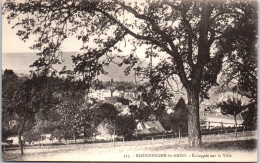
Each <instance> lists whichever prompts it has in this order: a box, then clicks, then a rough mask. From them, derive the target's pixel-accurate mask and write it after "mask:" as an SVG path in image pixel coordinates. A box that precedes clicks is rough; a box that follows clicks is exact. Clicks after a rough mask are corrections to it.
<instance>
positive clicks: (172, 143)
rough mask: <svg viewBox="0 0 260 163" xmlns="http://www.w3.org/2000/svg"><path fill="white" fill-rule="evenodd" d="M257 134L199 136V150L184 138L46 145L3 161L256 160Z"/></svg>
mask: <svg viewBox="0 0 260 163" xmlns="http://www.w3.org/2000/svg"><path fill="white" fill-rule="evenodd" d="M256 140H257V132H256V131H255V132H250V133H239V134H238V138H235V135H234V134H233V133H229V134H225V135H207V136H202V141H203V145H202V147H201V148H199V149H192V148H189V147H188V146H187V138H186V137H185V138H181V139H178V138H171V139H170V138H169V139H156V140H142V141H125V142H116V143H115V147H113V144H112V143H111V142H109V143H95V144H69V145H52V146H51V145H49V146H43V147H37V146H32V147H27V148H26V149H25V150H24V152H25V154H24V155H23V156H20V154H19V150H12V151H6V152H4V153H3V154H2V159H3V161H116V160H120V161H162V160H164V161H195V160H197V161H221V162H222V161H256V160H257V150H256V146H257V142H256Z"/></svg>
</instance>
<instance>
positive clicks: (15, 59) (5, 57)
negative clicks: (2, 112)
mask: <svg viewBox="0 0 260 163" xmlns="http://www.w3.org/2000/svg"><path fill="white" fill-rule="evenodd" d="M77 54H78V52H64V53H63V56H62V59H63V60H64V62H63V63H62V65H57V66H56V68H57V69H59V70H60V69H62V67H63V66H67V67H68V69H70V68H71V67H72V60H71V56H72V55H77ZM36 59H37V56H36V55H35V53H33V52H29V53H2V70H5V69H12V70H13V71H14V72H15V73H16V74H18V75H28V74H29V71H30V70H31V68H29V66H30V65H31V64H32V63H33V62H34V61H35V60H36ZM125 67H126V66H122V67H119V66H118V65H116V64H114V63H110V65H109V66H108V67H106V66H104V68H105V70H106V71H107V72H108V74H107V75H100V76H99V77H98V79H100V80H105V81H107V80H111V78H113V79H114V80H115V81H134V75H133V73H131V74H129V75H128V76H126V75H125V74H124V72H123V71H124V69H125Z"/></svg>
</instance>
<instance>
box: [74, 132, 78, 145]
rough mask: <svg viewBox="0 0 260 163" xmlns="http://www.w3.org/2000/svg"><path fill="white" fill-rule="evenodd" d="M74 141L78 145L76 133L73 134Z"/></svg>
mask: <svg viewBox="0 0 260 163" xmlns="http://www.w3.org/2000/svg"><path fill="white" fill-rule="evenodd" d="M73 140H74V143H75V144H76V143H77V140H76V133H75V132H73Z"/></svg>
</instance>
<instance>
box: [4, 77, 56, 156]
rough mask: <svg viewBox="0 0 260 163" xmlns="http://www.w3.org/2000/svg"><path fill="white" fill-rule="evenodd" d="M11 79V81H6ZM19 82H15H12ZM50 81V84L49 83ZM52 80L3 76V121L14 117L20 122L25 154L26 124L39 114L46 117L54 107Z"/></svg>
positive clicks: (20, 144)
mask: <svg viewBox="0 0 260 163" xmlns="http://www.w3.org/2000/svg"><path fill="white" fill-rule="evenodd" d="M6 78H9V80H6ZM10 78H13V79H15V80H17V81H16V82H14V81H13V80H10ZM47 81H48V82H47ZM49 81H50V79H48V78H46V77H38V76H33V77H32V78H31V79H27V80H21V79H19V78H18V77H17V76H14V75H6V74H5V75H4V76H3V85H2V87H3V94H2V99H3V119H4V118H6V117H7V116H12V118H13V119H11V120H17V121H18V122H19V130H18V140H19V146H20V150H21V154H23V142H22V135H23V132H24V131H25V128H26V122H27V121H28V120H32V121H33V119H34V116H35V115H36V114H38V113H42V114H41V115H42V116H44V114H45V115H46V112H48V110H49V108H52V107H54V105H55V98H54V96H53V91H52V90H53V87H51V86H50V83H51V82H50V83H49Z"/></svg>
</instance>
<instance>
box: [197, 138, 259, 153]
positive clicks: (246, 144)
mask: <svg viewBox="0 0 260 163" xmlns="http://www.w3.org/2000/svg"><path fill="white" fill-rule="evenodd" d="M256 147H257V141H256V140H255V139H250V140H234V141H224V142H213V143H205V144H203V147H202V148H203V149H205V150H248V151H251V150H255V149H256Z"/></svg>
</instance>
